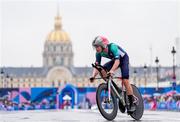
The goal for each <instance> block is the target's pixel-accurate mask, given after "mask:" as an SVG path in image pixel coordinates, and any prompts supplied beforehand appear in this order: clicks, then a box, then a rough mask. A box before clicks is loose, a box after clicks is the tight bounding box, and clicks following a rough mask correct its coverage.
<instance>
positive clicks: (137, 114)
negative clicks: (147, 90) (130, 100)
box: [130, 84, 144, 120]
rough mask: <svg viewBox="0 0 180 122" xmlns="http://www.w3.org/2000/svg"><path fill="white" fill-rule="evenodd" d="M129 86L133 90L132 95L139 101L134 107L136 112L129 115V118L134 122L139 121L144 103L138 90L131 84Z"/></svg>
mask: <svg viewBox="0 0 180 122" xmlns="http://www.w3.org/2000/svg"><path fill="white" fill-rule="evenodd" d="M131 86H132V89H133V93H134V95H135V96H136V97H137V98H138V99H139V102H138V105H137V106H136V110H135V111H134V112H133V113H132V114H130V116H131V117H132V118H134V119H135V120H140V119H141V117H142V115H143V113H144V101H143V98H142V96H141V93H140V91H139V89H138V88H137V87H136V86H135V85H132V84H131Z"/></svg>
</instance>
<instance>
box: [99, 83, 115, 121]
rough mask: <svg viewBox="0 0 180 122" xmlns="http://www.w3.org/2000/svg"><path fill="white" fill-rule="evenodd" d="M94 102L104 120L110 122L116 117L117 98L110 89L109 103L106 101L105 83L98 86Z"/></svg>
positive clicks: (106, 89)
mask: <svg viewBox="0 0 180 122" xmlns="http://www.w3.org/2000/svg"><path fill="white" fill-rule="evenodd" d="M96 101H97V106H98V109H99V111H100V113H101V115H102V116H103V117H104V118H105V119H107V120H109V121H111V120H113V119H114V118H115V117H116V115H117V111H118V105H117V98H116V95H115V93H114V92H113V90H112V89H111V97H110V101H109V100H108V85H107V84H106V83H102V84H100V85H99V86H98V88H97V91H96Z"/></svg>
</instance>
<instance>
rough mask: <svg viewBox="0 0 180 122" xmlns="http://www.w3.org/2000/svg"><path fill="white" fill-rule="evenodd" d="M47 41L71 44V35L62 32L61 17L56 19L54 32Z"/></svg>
mask: <svg viewBox="0 0 180 122" xmlns="http://www.w3.org/2000/svg"><path fill="white" fill-rule="evenodd" d="M46 41H48V42H65V43H67V42H70V38H69V35H68V34H67V33H66V32H65V31H63V30H62V23H61V17H60V16H59V15H57V16H56V17H55V24H54V30H53V31H51V32H50V33H49V34H48V36H47V39H46Z"/></svg>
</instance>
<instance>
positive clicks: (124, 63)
mask: <svg viewBox="0 0 180 122" xmlns="http://www.w3.org/2000/svg"><path fill="white" fill-rule="evenodd" d="M120 68H121V74H122V82H123V84H124V86H125V87H126V90H127V95H133V90H132V87H131V84H130V83H129V57H128V55H125V56H124V57H123V58H122V59H121V60H120Z"/></svg>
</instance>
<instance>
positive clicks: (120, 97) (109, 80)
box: [95, 77, 126, 106]
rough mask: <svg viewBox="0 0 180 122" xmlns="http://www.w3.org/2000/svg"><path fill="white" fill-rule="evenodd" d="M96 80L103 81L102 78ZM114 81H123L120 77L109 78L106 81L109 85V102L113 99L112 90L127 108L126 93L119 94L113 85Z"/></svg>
mask: <svg viewBox="0 0 180 122" xmlns="http://www.w3.org/2000/svg"><path fill="white" fill-rule="evenodd" d="M95 79H102V78H95ZM113 79H121V78H120V77H114V78H112V77H109V78H108V79H107V81H106V83H107V85H108V101H110V98H111V88H112V89H113V91H114V92H115V94H116V95H117V96H118V98H119V100H120V101H121V102H122V104H123V105H124V106H125V105H126V103H125V101H124V91H123V90H122V92H121V94H120V93H118V91H117V89H116V88H115V86H114V85H113V83H112V82H113Z"/></svg>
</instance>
